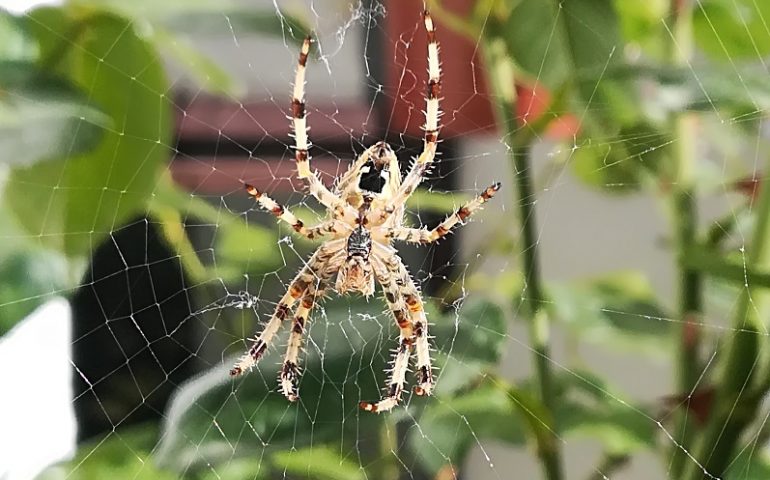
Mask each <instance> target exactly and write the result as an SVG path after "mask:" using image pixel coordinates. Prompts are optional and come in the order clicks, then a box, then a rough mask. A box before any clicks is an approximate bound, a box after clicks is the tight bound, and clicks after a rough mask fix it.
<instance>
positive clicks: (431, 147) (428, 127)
mask: <svg viewBox="0 0 770 480" xmlns="http://www.w3.org/2000/svg"><path fill="white" fill-rule="evenodd" d="M423 17H424V20H425V31H426V33H427V36H428V81H427V94H426V97H425V125H424V126H423V129H424V130H425V139H424V141H423V150H422V153H421V154H420V156H419V157H417V160H415V162H414V164H413V165H412V168H411V169H410V170H409V173H408V174H407V175H406V177H404V180H403V182H402V183H401V185H400V187H399V188H398V191H397V192H396V193H395V195H393V198H392V199H391V201H390V205H392V206H396V207H398V206H401V205H403V204H404V203H405V202H406V200H407V199H408V198H409V196H410V195H411V194H412V192H414V191H415V190H416V189H417V187H418V186H419V185H420V182H422V180H423V178H424V176H425V174H426V172H427V171H428V168H429V167H430V166H431V164H432V163H433V160H434V159H435V158H436V148H437V147H438V134H439V130H440V127H439V119H440V118H441V109H440V105H439V101H440V99H441V98H440V97H441V63H440V62H439V45H438V41H437V40H436V29H435V26H434V24H433V18H432V17H431V16H430V13H429V12H427V11H426V12H424V13H423ZM397 210H398V208H393V209H392V210H385V211H382V210H379V209H378V210H377V211H374V212H372V213H371V214H370V220H375V221H376V220H377V219H376V218H375V217H378V216H380V217H381V218H380V219H379V223H382V221H383V220H385V218H386V217H387V216H388V215H391V214H392V213H393V212H395V211H397Z"/></svg>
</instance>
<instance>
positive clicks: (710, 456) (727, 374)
mask: <svg viewBox="0 0 770 480" xmlns="http://www.w3.org/2000/svg"><path fill="white" fill-rule="evenodd" d="M766 168H767V171H770V161H768V164H767V167H766ZM755 207H756V208H755V210H754V215H755V225H754V232H753V235H752V238H751V243H750V244H749V251H748V252H747V253H745V254H744V255H745V261H746V264H747V265H752V266H754V267H755V268H757V269H767V268H770V248H769V247H770V187H769V186H768V184H767V183H766V182H765V183H763V184H762V186H761V187H760V192H759V199H758V200H757V203H756V204H755ZM768 293H769V292H768V291H767V290H766V289H763V288H761V287H756V286H754V285H752V284H749V285H747V286H746V287H744V288H743V290H742V291H741V294H740V297H739V299H738V304H737V307H736V310H735V317H734V318H733V329H734V331H733V334H732V338H730V339H729V343H728V346H727V352H726V353H725V354H724V362H723V363H722V364H721V365H720V370H719V381H718V383H717V391H716V399H715V402H714V406H713V407H712V412H711V416H710V417H709V420H708V423H707V425H706V429H705V432H704V433H703V435H701V436H700V437H701V438H700V441H699V442H698V444H697V445H696V448H695V450H694V456H695V458H696V459H697V461H698V464H696V463H695V462H692V461H690V462H689V463H688V464H687V467H686V469H685V475H684V476H683V477H681V478H683V479H687V480H702V479H703V478H704V477H708V478H713V477H721V476H723V474H724V473H725V471H726V470H727V468H728V467H729V466H730V463H731V462H732V460H733V455H734V453H735V448H736V446H737V444H738V442H739V440H740V438H741V435H742V434H743V432H744V431H745V429H746V427H747V426H748V425H749V424H750V423H751V422H752V421H753V420H754V419H756V418H757V414H758V412H759V408H760V406H761V400H762V398H763V397H764V396H765V395H766V394H767V391H768V387H769V386H770V385H768V383H767V382H766V381H764V377H765V376H766V373H767V369H768V366H765V365H762V364H760V360H761V359H762V356H763V349H766V346H765V343H766V342H765V340H764V339H765V338H766V337H765V327H764V325H763V320H764V319H765V318H767V316H768V313H770V311H768ZM704 470H705V471H706V472H708V475H706V474H705V473H704Z"/></svg>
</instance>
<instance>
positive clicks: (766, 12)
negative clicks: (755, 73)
mask: <svg viewBox="0 0 770 480" xmlns="http://www.w3.org/2000/svg"><path fill="white" fill-rule="evenodd" d="M768 18H770V2H765V1H757V0H700V1H699V2H698V6H697V8H695V9H694V11H693V32H694V34H695V40H696V43H697V45H698V46H699V47H700V48H701V49H702V50H703V51H704V52H706V53H707V54H708V55H709V56H710V57H711V58H713V59H718V60H722V61H725V62H728V63H730V64H732V63H733V62H735V61H736V60H751V61H758V60H759V59H761V58H762V57H764V56H767V55H768V54H770V31H768V27H767V19H768ZM725 76H726V77H729V76H735V75H725Z"/></svg>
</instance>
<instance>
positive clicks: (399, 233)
mask: <svg viewBox="0 0 770 480" xmlns="http://www.w3.org/2000/svg"><path fill="white" fill-rule="evenodd" d="M424 19H425V29H426V31H427V34H428V82H427V84H428V88H427V91H428V95H427V98H426V108H425V125H424V129H425V139H424V144H423V151H422V153H421V154H420V156H419V157H417V159H416V160H415V161H414V163H413V165H412V168H411V170H410V171H409V173H408V174H407V175H406V176H405V177H404V178H401V172H400V169H399V165H398V158H396V155H395V154H394V152H393V150H392V149H391V148H390V147H389V146H388V144H387V143H385V142H378V143H376V144H375V145H373V146H372V147H369V148H368V149H366V150H365V151H364V152H363V153H362V154H361V155H360V156H359V157H358V158H357V159H356V160H355V161H354V162H353V163H352V164H351V165H350V167H349V168H348V170H347V171H346V172H345V173H344V174H343V175H342V176H341V177H340V178H339V179H338V181H337V182H336V184H335V186H334V189H333V190H329V189H328V188H327V187H326V186H325V185H324V184H323V183H322V182H321V180H320V179H319V178H318V175H317V174H316V173H315V172H313V171H311V170H310V155H309V154H308V148H309V146H310V145H309V142H308V136H307V123H306V119H305V101H304V96H305V64H306V62H307V58H308V53H309V52H310V44H311V42H312V40H311V39H310V37H308V38H306V39H305V41H304V42H303V44H302V50H301V52H300V56H299V63H298V65H297V72H296V77H295V80H294V92H293V97H292V102H291V113H292V123H293V127H294V137H295V141H296V145H295V160H296V162H297V176H298V177H299V178H304V179H306V180H307V183H308V187H309V190H310V193H311V194H312V195H313V196H314V197H315V198H316V199H317V200H318V201H319V202H320V203H321V204H322V205H323V206H324V207H325V208H326V209H327V210H328V212H329V217H328V218H327V220H325V221H324V222H322V223H320V224H318V225H316V226H314V227H306V226H305V225H304V223H302V221H301V220H299V219H298V218H297V217H295V216H294V215H293V214H292V213H291V212H290V211H289V210H288V209H286V208H284V207H283V206H281V205H279V204H278V203H276V202H275V201H274V200H273V199H271V198H270V197H269V196H267V195H265V194H264V193H262V192H260V191H259V190H257V189H256V188H255V187H253V186H251V185H248V184H247V185H246V190H247V191H248V192H249V194H251V195H252V196H253V197H254V198H255V199H256V200H257V201H258V202H259V204H260V205H261V206H262V207H263V208H265V209H266V210H268V211H270V212H272V213H273V214H274V215H275V216H276V217H278V218H279V219H281V220H283V221H285V222H286V223H288V224H289V225H291V226H292V228H293V229H294V231H295V232H297V233H298V234H299V235H303V236H305V237H307V238H309V239H315V238H323V239H324V240H325V241H324V243H322V244H321V245H320V246H319V247H318V249H317V250H316V251H315V253H314V254H313V256H312V257H311V258H310V260H308V262H307V263H306V264H305V266H304V267H303V268H302V269H301V270H300V271H299V273H298V274H297V276H296V277H295V278H294V280H293V281H292V282H291V285H290V286H289V289H288V291H287V292H286V294H284V296H283V297H282V298H281V300H280V301H279V302H278V305H277V306H276V308H275V311H274V312H273V315H272V317H271V318H270V320H269V321H268V322H267V324H266V325H265V327H264V329H263V330H262V332H261V333H260V334H259V336H257V338H255V339H254V341H253V343H252V345H251V347H250V348H249V350H248V351H247V352H246V353H245V354H244V355H243V356H241V358H240V359H239V360H238V362H237V363H236V364H235V365H234V366H233V368H232V370H230V374H231V375H233V376H237V375H240V374H242V373H244V372H245V371H247V370H249V369H251V368H252V367H253V366H254V365H255V364H256V363H257V361H258V360H259V358H260V357H261V356H262V355H263V354H264V353H265V350H266V349H267V347H268V346H269V345H270V344H271V343H272V341H273V339H274V337H275V335H276V333H277V332H278V329H279V327H280V326H281V324H282V323H284V322H285V321H291V323H292V328H291V333H290V334H289V343H288V345H287V347H286V355H285V357H284V361H283V366H282V367H281V373H280V383H281V391H282V392H283V394H284V395H285V396H286V398H287V399H289V400H290V401H296V400H297V398H298V386H297V381H298V379H299V375H300V368H299V363H298V362H299V352H300V349H301V348H302V337H303V335H304V332H305V325H306V322H307V320H308V318H309V315H310V311H311V309H312V308H313V305H314V304H315V303H316V302H317V301H318V300H320V299H321V298H322V297H323V296H324V295H325V294H326V292H327V290H328V289H329V287H330V284H331V283H332V281H334V289H335V290H336V291H337V292H338V293H339V294H343V293H347V292H360V293H361V294H364V295H371V294H373V293H374V288H375V280H376V282H377V283H379V284H380V285H381V287H382V292H383V295H384V297H385V301H386V302H387V304H388V307H389V308H390V311H391V313H392V314H393V317H394V319H395V320H396V323H397V324H398V328H399V345H398V348H397V349H396V350H395V352H394V358H393V362H392V369H391V371H390V379H389V381H388V386H387V389H386V395H385V397H384V398H383V399H381V400H380V401H379V402H374V403H372V402H361V404H360V406H361V408H362V409H364V410H367V411H370V412H384V411H388V410H390V409H392V408H393V407H395V406H396V405H398V403H399V401H400V400H401V394H402V392H403V390H404V385H405V383H406V372H407V370H408V368H409V360H410V357H411V356H412V350H413V349H414V350H415V351H416V369H415V372H416V374H417V385H416V386H415V388H414V392H415V393H416V394H417V395H430V394H431V392H432V391H433V373H432V368H431V361H430V347H429V343H428V320H427V318H426V316H425V310H424V308H423V302H422V298H421V296H420V292H419V289H418V288H417V285H416V284H415V283H414V280H412V277H411V275H410V274H409V272H408V271H407V269H406V266H404V263H403V262H402V261H401V259H400V258H399V256H398V253H397V252H396V250H395V249H394V248H393V246H392V245H391V244H392V242H393V241H394V240H400V241H405V242H412V243H419V244H428V243H432V242H435V241H436V240H438V239H440V238H441V237H443V236H444V235H446V234H447V233H449V231H450V230H451V229H452V227H454V226H455V225H457V224H458V223H462V222H464V221H465V220H466V219H467V218H468V217H469V216H470V215H471V214H472V213H473V212H474V211H476V210H478V209H479V208H480V207H481V205H483V204H484V203H485V202H486V201H488V200H489V199H490V198H492V197H493V196H494V195H495V193H496V192H497V190H498V189H499V188H500V184H494V185H492V186H490V187H488V188H487V189H486V190H484V191H483V192H481V194H480V195H478V196H477V197H476V198H474V199H473V200H471V201H469V202H468V203H466V204H465V205H463V206H462V207H460V208H459V209H458V210H457V211H456V212H455V213H453V214H452V215H450V216H448V217H447V218H446V219H445V220H444V221H443V222H441V224H439V225H438V226H437V227H435V228H433V229H427V228H409V227H406V226H404V225H403V217H404V204H405V203H406V200H407V199H408V198H409V196H410V195H411V194H412V192H414V190H415V188H417V186H418V185H419V184H420V182H421V181H422V179H423V176H424V174H425V172H426V171H427V170H428V167H429V166H430V165H431V164H432V163H433V161H434V159H435V156H436V146H437V142H438V133H439V125H438V122H439V117H440V116H441V114H440V111H439V95H440V90H441V83H440V82H441V78H440V76H441V69H440V66H439V60H438V51H439V49H438V43H437V42H436V34H435V30H434V28H433V21H432V20H431V17H430V15H429V14H428V12H425V14H424ZM335 275H336V279H335V280H333V278H334V277H335ZM295 304H297V307H296V308H294V311H293V316H292V308H293V307H294V305H295Z"/></svg>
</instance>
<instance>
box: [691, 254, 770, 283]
mask: <svg viewBox="0 0 770 480" xmlns="http://www.w3.org/2000/svg"><path fill="white" fill-rule="evenodd" d="M682 260H683V264H684V266H686V267H688V268H692V269H695V270H698V271H700V272H703V273H705V274H707V275H711V276H713V277H716V278H720V279H722V280H727V281H729V282H731V283H733V284H735V285H736V286H743V285H744V284H745V283H748V284H749V285H752V286H755V287H763V288H770V272H763V271H757V270H756V269H754V268H753V267H752V265H750V264H747V263H746V261H745V260H744V257H743V256H742V255H741V254H740V252H737V251H736V252H734V254H733V255H727V254H725V253H722V252H719V251H715V250H712V249H708V248H705V247H700V246H697V245H692V246H691V247H690V248H688V249H687V252H686V253H685V255H684V258H683V259H682Z"/></svg>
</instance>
